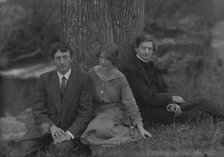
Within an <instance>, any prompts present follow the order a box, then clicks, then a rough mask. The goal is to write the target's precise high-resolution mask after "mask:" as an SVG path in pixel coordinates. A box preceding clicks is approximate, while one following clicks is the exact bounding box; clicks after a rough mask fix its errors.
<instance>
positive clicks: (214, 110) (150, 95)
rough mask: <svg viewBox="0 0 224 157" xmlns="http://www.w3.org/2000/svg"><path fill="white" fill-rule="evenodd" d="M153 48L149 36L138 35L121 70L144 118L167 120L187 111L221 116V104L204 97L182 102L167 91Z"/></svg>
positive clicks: (222, 109) (153, 42)
mask: <svg viewBox="0 0 224 157" xmlns="http://www.w3.org/2000/svg"><path fill="white" fill-rule="evenodd" d="M156 50H157V46H156V44H155V40H154V38H153V37H152V36H151V35H149V34H143V35H140V36H139V37H137V38H136V41H135V53H136V55H135V56H134V57H133V58H131V60H129V62H128V64H126V66H125V67H124V68H123V69H122V70H121V71H122V72H123V73H124V74H125V76H126V78H127V80H128V82H129V84H130V87H131V89H132V91H133V94H134V96H135V99H136V101H137V104H138V105H139V108H140V111H141V113H142V116H143V119H144V120H145V121H146V120H148V121H150V122H154V123H168V122H169V121H171V120H172V119H173V116H179V115H180V114H181V113H182V111H190V110H200V111H205V112H207V113H209V114H211V115H218V116H224V105H222V104H219V103H216V102H213V101H211V100H207V99H195V100H191V101H185V100H184V99H183V98H182V97H181V96H176V95H172V94H171V93H169V92H168V86H167V84H166V82H165V81H164V79H163V78H162V76H161V73H160V71H159V69H158V68H157V67H156V65H155V64H154V62H153V59H152V57H153V55H154V53H156ZM168 111H171V112H168ZM173 113H174V114H173ZM180 117H181V116H180ZM177 119H178V118H177Z"/></svg>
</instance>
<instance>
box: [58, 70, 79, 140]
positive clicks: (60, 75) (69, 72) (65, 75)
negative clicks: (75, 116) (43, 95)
mask: <svg viewBox="0 0 224 157" xmlns="http://www.w3.org/2000/svg"><path fill="white" fill-rule="evenodd" d="M57 73H58V78H59V83H60V87H61V84H62V78H63V76H64V77H65V78H66V81H65V85H66V84H67V81H68V79H69V76H70V74H71V68H70V69H69V70H68V72H67V73H66V74H64V75H62V74H61V73H60V72H59V71H57ZM66 133H67V134H69V135H70V136H71V137H72V139H74V138H75V137H74V135H73V134H72V133H71V132H70V131H66Z"/></svg>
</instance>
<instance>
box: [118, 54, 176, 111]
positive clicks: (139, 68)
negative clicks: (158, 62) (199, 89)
mask: <svg viewBox="0 0 224 157" xmlns="http://www.w3.org/2000/svg"><path fill="white" fill-rule="evenodd" d="M122 72H123V73H124V75H125V76H126V78H127V80H128V82H129V84H130V87H131V89H132V91H133V94H134V96H135V99H136V101H137V103H138V105H139V106H140V107H150V108H158V107H162V106H163V107H164V108H165V107H166V105H167V104H169V103H171V102H172V96H171V94H170V93H169V92H168V86H167V84H166V83H165V81H164V80H163V78H162V77H161V74H160V72H159V70H158V68H157V67H156V66H155V65H154V63H153V62H149V63H144V62H143V61H141V60H140V59H139V58H137V57H134V58H133V59H132V60H131V61H129V62H128V64H127V65H126V67H125V68H124V69H123V70H122Z"/></svg>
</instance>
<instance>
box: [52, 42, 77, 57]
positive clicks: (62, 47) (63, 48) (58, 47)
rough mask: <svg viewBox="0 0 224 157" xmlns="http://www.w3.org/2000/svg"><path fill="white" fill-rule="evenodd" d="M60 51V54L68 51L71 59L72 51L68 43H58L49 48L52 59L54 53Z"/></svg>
mask: <svg viewBox="0 0 224 157" xmlns="http://www.w3.org/2000/svg"><path fill="white" fill-rule="evenodd" d="M58 50H60V51H61V52H67V51H69V53H70V56H71V57H72V55H73V51H72V49H71V47H70V46H69V44H68V43H65V42H58V43H55V44H53V45H52V47H51V57H52V58H54V55H55V53H56V52H57V51H58Z"/></svg>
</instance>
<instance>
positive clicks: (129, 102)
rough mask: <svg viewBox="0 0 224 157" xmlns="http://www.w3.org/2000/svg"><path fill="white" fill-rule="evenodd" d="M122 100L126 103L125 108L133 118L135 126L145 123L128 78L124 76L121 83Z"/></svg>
mask: <svg viewBox="0 0 224 157" xmlns="http://www.w3.org/2000/svg"><path fill="white" fill-rule="evenodd" d="M121 102H122V103H123V104H124V105H125V109H126V111H127V113H128V116H129V117H130V118H131V121H132V124H133V125H134V126H136V125H137V124H142V125H143V123H142V117H141V114H140V112H139V108H138V106H137V104H136V101H135V98H134V96H133V94H132V91H131V88H130V86H129V84H128V82H127V80H126V78H124V80H123V81H122V85H121Z"/></svg>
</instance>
